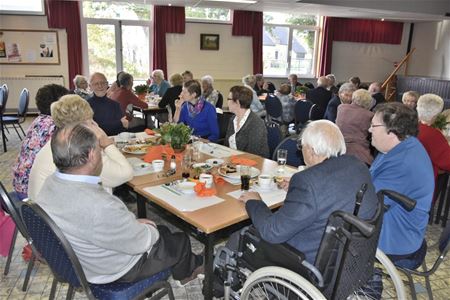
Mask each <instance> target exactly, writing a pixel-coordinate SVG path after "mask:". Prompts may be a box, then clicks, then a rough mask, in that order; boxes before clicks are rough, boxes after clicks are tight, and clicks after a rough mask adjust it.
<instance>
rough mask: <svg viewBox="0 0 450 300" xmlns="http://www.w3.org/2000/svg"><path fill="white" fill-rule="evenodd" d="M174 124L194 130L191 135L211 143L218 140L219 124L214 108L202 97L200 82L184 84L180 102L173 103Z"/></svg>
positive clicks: (192, 81) (191, 81) (193, 81)
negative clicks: (180, 124)
mask: <svg viewBox="0 0 450 300" xmlns="http://www.w3.org/2000/svg"><path fill="white" fill-rule="evenodd" d="M175 107H176V110H175V114H174V116H173V120H174V122H177V123H184V124H186V125H188V126H189V127H191V128H192V129H194V132H193V134H194V135H197V136H200V137H202V138H206V139H208V140H210V141H211V142H215V141H217V140H218V139H219V124H218V122H217V114H216V108H215V107H214V106H213V105H212V104H211V103H209V102H207V101H206V99H205V98H204V97H203V96H202V90H201V88H200V82H198V81H197V80H190V81H187V82H185V83H184V85H183V89H182V90H181V94H180V100H178V101H177V102H175Z"/></svg>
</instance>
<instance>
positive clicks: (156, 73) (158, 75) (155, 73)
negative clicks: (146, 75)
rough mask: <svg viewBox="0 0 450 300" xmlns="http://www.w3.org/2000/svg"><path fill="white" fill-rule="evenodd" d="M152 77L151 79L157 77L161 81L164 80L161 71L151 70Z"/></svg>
mask: <svg viewBox="0 0 450 300" xmlns="http://www.w3.org/2000/svg"><path fill="white" fill-rule="evenodd" d="M152 76H153V77H155V76H156V77H159V78H161V79H164V71H163V70H161V69H156V70H153V72H152Z"/></svg>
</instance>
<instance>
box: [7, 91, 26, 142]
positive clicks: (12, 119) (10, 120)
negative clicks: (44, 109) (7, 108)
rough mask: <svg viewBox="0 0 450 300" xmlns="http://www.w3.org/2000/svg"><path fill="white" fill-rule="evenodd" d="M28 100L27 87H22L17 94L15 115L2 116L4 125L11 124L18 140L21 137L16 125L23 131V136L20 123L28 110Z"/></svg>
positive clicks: (23, 120)
mask: <svg viewBox="0 0 450 300" xmlns="http://www.w3.org/2000/svg"><path fill="white" fill-rule="evenodd" d="M29 102H30V92H29V91H28V90H27V89H23V90H22V92H21V93H20V96H19V107H18V109H17V116H2V119H3V125H4V126H5V127H6V126H8V125H11V126H12V127H13V128H14V130H15V131H16V133H17V135H18V136H19V138H20V140H22V137H21V136H20V133H19V131H18V130H17V127H16V125H18V126H19V128H20V130H21V131H22V133H23V137H25V131H24V130H23V128H22V125H21V124H22V123H23V122H25V119H26V116H27V112H28V104H29Z"/></svg>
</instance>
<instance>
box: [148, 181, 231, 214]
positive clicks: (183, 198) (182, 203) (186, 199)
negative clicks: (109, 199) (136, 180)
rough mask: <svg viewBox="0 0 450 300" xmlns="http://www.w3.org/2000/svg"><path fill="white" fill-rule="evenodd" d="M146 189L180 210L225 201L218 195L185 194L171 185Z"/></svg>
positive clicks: (193, 208)
mask: <svg viewBox="0 0 450 300" xmlns="http://www.w3.org/2000/svg"><path fill="white" fill-rule="evenodd" d="M144 191H146V192H147V193H149V194H151V195H152V196H154V197H157V198H158V199H161V200H162V201H164V202H166V203H167V204H169V205H170V206H172V207H173V208H175V209H177V210H179V211H185V212H188V211H195V210H198V209H202V208H205V207H208V206H211V205H215V204H218V203H220V202H222V201H224V200H223V199H222V198H219V197H217V196H212V197H197V196H195V195H185V194H183V193H180V192H179V191H177V190H174V189H172V188H170V187H166V186H164V187H163V186H162V185H157V186H151V187H147V188H144Z"/></svg>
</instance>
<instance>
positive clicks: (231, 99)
mask: <svg viewBox="0 0 450 300" xmlns="http://www.w3.org/2000/svg"><path fill="white" fill-rule="evenodd" d="M252 99H253V93H252V91H251V90H250V89H248V88H247V87H244V86H233V87H232V88H231V89H230V94H229V96H228V108H229V110H230V112H232V113H233V114H234V115H235V116H234V117H233V118H231V120H230V122H229V123H228V129H227V134H226V136H225V146H229V147H230V148H232V149H237V150H241V151H245V152H249V153H253V154H256V155H259V156H262V157H268V156H269V146H268V143H267V129H266V126H265V124H264V121H263V120H262V119H261V118H260V117H259V116H258V115H256V114H255V113H254V112H253V111H251V109H250V104H251V103H252Z"/></svg>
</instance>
